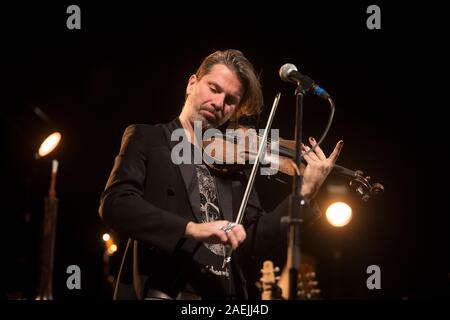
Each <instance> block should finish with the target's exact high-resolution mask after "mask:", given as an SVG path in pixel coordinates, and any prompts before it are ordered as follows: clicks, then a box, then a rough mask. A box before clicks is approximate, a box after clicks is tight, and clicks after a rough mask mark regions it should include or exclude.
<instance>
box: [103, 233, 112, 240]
mask: <svg viewBox="0 0 450 320" xmlns="http://www.w3.org/2000/svg"><path fill="white" fill-rule="evenodd" d="M102 238H103V241H108V240H109V239H111V236H110V235H109V233H105V234H104V235H103V237H102Z"/></svg>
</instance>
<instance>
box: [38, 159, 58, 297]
mask: <svg viewBox="0 0 450 320" xmlns="http://www.w3.org/2000/svg"><path fill="white" fill-rule="evenodd" d="M57 171H58V161H57V160H53V161H52V172H51V179H50V189H49V192H48V197H46V198H45V212H44V220H43V223H42V240H41V254H40V264H39V267H40V270H39V271H40V279H39V287H38V294H37V297H36V300H53V264H54V263H53V262H54V251H55V235H56V219H57V213H58V198H57V197H56V192H55V184H56V173H57Z"/></svg>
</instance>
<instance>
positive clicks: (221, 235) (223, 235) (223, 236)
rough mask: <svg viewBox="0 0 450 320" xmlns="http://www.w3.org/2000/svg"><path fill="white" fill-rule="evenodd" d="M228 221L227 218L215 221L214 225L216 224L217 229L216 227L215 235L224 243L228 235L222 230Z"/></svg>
mask: <svg viewBox="0 0 450 320" xmlns="http://www.w3.org/2000/svg"><path fill="white" fill-rule="evenodd" d="M227 223H228V221H227V220H220V221H216V226H217V225H218V226H219V227H218V230H217V229H216V235H217V237H218V238H219V239H220V241H221V242H222V243H226V242H227V241H228V236H227V234H226V232H225V231H224V230H223V227H224V226H226V225H227Z"/></svg>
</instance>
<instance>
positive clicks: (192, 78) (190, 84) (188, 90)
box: [186, 74, 197, 95]
mask: <svg viewBox="0 0 450 320" xmlns="http://www.w3.org/2000/svg"><path fill="white" fill-rule="evenodd" d="M196 83H197V76H196V75H195V74H193V75H192V76H190V77H189V81H188V84H187V87H186V95H190V94H191V93H192V90H194V86H195V84H196Z"/></svg>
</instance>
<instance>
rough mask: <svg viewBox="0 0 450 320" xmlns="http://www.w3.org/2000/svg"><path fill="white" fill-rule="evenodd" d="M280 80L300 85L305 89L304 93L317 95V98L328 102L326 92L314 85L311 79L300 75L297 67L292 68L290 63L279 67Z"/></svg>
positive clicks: (328, 96)
mask: <svg viewBox="0 0 450 320" xmlns="http://www.w3.org/2000/svg"><path fill="white" fill-rule="evenodd" d="M280 78H281V80H283V81H285V82H292V83H295V84H296V85H299V84H301V85H302V86H303V88H304V89H305V91H309V92H311V93H314V94H315V95H318V96H319V97H321V98H323V99H325V100H328V98H330V95H329V94H328V92H326V91H325V90H324V89H322V88H321V87H319V86H318V85H317V84H315V83H314V81H313V79H311V78H310V77H308V76H305V75H303V74H301V73H300V72H299V71H298V70H297V67H296V66H294V65H293V64H292V63H285V64H283V65H282V66H281V68H280Z"/></svg>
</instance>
